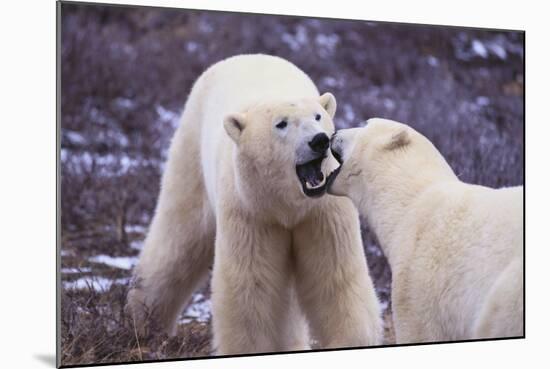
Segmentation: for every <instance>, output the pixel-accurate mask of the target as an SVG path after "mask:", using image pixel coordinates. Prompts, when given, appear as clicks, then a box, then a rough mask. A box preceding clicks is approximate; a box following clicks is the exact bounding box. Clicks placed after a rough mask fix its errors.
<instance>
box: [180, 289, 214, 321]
mask: <svg viewBox="0 0 550 369" xmlns="http://www.w3.org/2000/svg"><path fill="white" fill-rule="evenodd" d="M211 316H212V303H211V302H210V300H207V299H206V298H205V297H204V295H203V294H202V293H200V292H198V293H196V294H195V295H193V298H192V300H191V304H190V305H189V306H188V307H187V309H185V312H184V313H183V316H182V317H181V319H180V323H182V324H185V323H189V322H191V321H197V322H201V323H205V322H208V321H209V320H210V317H211Z"/></svg>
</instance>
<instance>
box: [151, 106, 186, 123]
mask: <svg viewBox="0 0 550 369" xmlns="http://www.w3.org/2000/svg"><path fill="white" fill-rule="evenodd" d="M155 110H156V111H157V114H158V116H159V118H160V120H161V122H164V123H169V124H170V125H171V126H172V127H174V128H176V127H177V126H178V124H179V120H180V113H178V112H175V111H172V110H168V109H166V108H165V107H164V106H162V105H157V106H156V107H155Z"/></svg>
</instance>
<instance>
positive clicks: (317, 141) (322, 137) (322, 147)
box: [308, 132, 330, 154]
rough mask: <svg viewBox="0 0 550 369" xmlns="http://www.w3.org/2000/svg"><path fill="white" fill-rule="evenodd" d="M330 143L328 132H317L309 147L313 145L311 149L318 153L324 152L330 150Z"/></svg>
mask: <svg viewBox="0 0 550 369" xmlns="http://www.w3.org/2000/svg"><path fill="white" fill-rule="evenodd" d="M329 144H330V140H329V138H328V136H327V135H326V133H322V132H321V133H317V134H316V135H315V136H313V139H312V140H311V141H309V142H308V145H309V147H311V150H313V151H314V152H316V153H318V154H324V153H325V152H326V151H327V150H328V146H329Z"/></svg>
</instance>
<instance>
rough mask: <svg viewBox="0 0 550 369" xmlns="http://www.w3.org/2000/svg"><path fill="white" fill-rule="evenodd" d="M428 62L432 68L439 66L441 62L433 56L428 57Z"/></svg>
mask: <svg viewBox="0 0 550 369" xmlns="http://www.w3.org/2000/svg"><path fill="white" fill-rule="evenodd" d="M427 62H428V64H429V65H430V66H432V67H434V68H435V67H437V66H439V60H438V59H437V58H436V57H435V56H433V55H430V56H428V59H427Z"/></svg>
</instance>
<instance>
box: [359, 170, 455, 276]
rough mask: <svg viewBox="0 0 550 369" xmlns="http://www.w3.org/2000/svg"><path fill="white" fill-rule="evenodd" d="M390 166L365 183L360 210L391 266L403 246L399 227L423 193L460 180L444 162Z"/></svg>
mask: <svg viewBox="0 0 550 369" xmlns="http://www.w3.org/2000/svg"><path fill="white" fill-rule="evenodd" d="M394 172H395V173H392V169H390V168H388V169H387V172H386V173H384V174H383V175H381V176H377V177H376V178H373V179H372V181H370V182H369V183H368V184H367V185H366V188H367V190H366V192H367V193H368V195H367V196H365V197H364V198H362V201H361V202H360V203H359V206H358V207H359V208H360V210H361V214H364V215H366V218H367V221H368V224H369V226H370V227H371V229H372V230H373V231H374V233H375V234H376V237H377V238H378V242H379V244H380V247H381V248H382V250H383V251H384V254H385V255H386V257H387V259H388V262H389V263H390V267H391V266H392V264H393V263H394V262H395V259H396V255H397V254H399V248H400V247H403V245H402V244H403V242H402V241H401V240H400V239H401V236H402V235H399V234H398V228H399V226H400V224H401V223H402V221H403V220H404V219H405V217H406V216H407V214H408V213H409V212H410V211H413V209H414V204H415V202H417V201H418V200H419V198H420V197H421V196H422V194H423V193H425V192H426V191H428V190H429V189H430V188H432V187H433V186H436V185H439V184H441V183H444V182H448V181H453V182H456V181H458V178H457V177H456V175H455V174H454V173H453V171H452V170H451V168H450V167H449V166H448V165H447V163H446V162H445V163H444V165H442V166H441V167H439V168H437V170H435V171H434V170H433V169H429V170H428V169H424V168H416V169H414V170H403V168H401V169H399V170H395V169H394Z"/></svg>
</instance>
